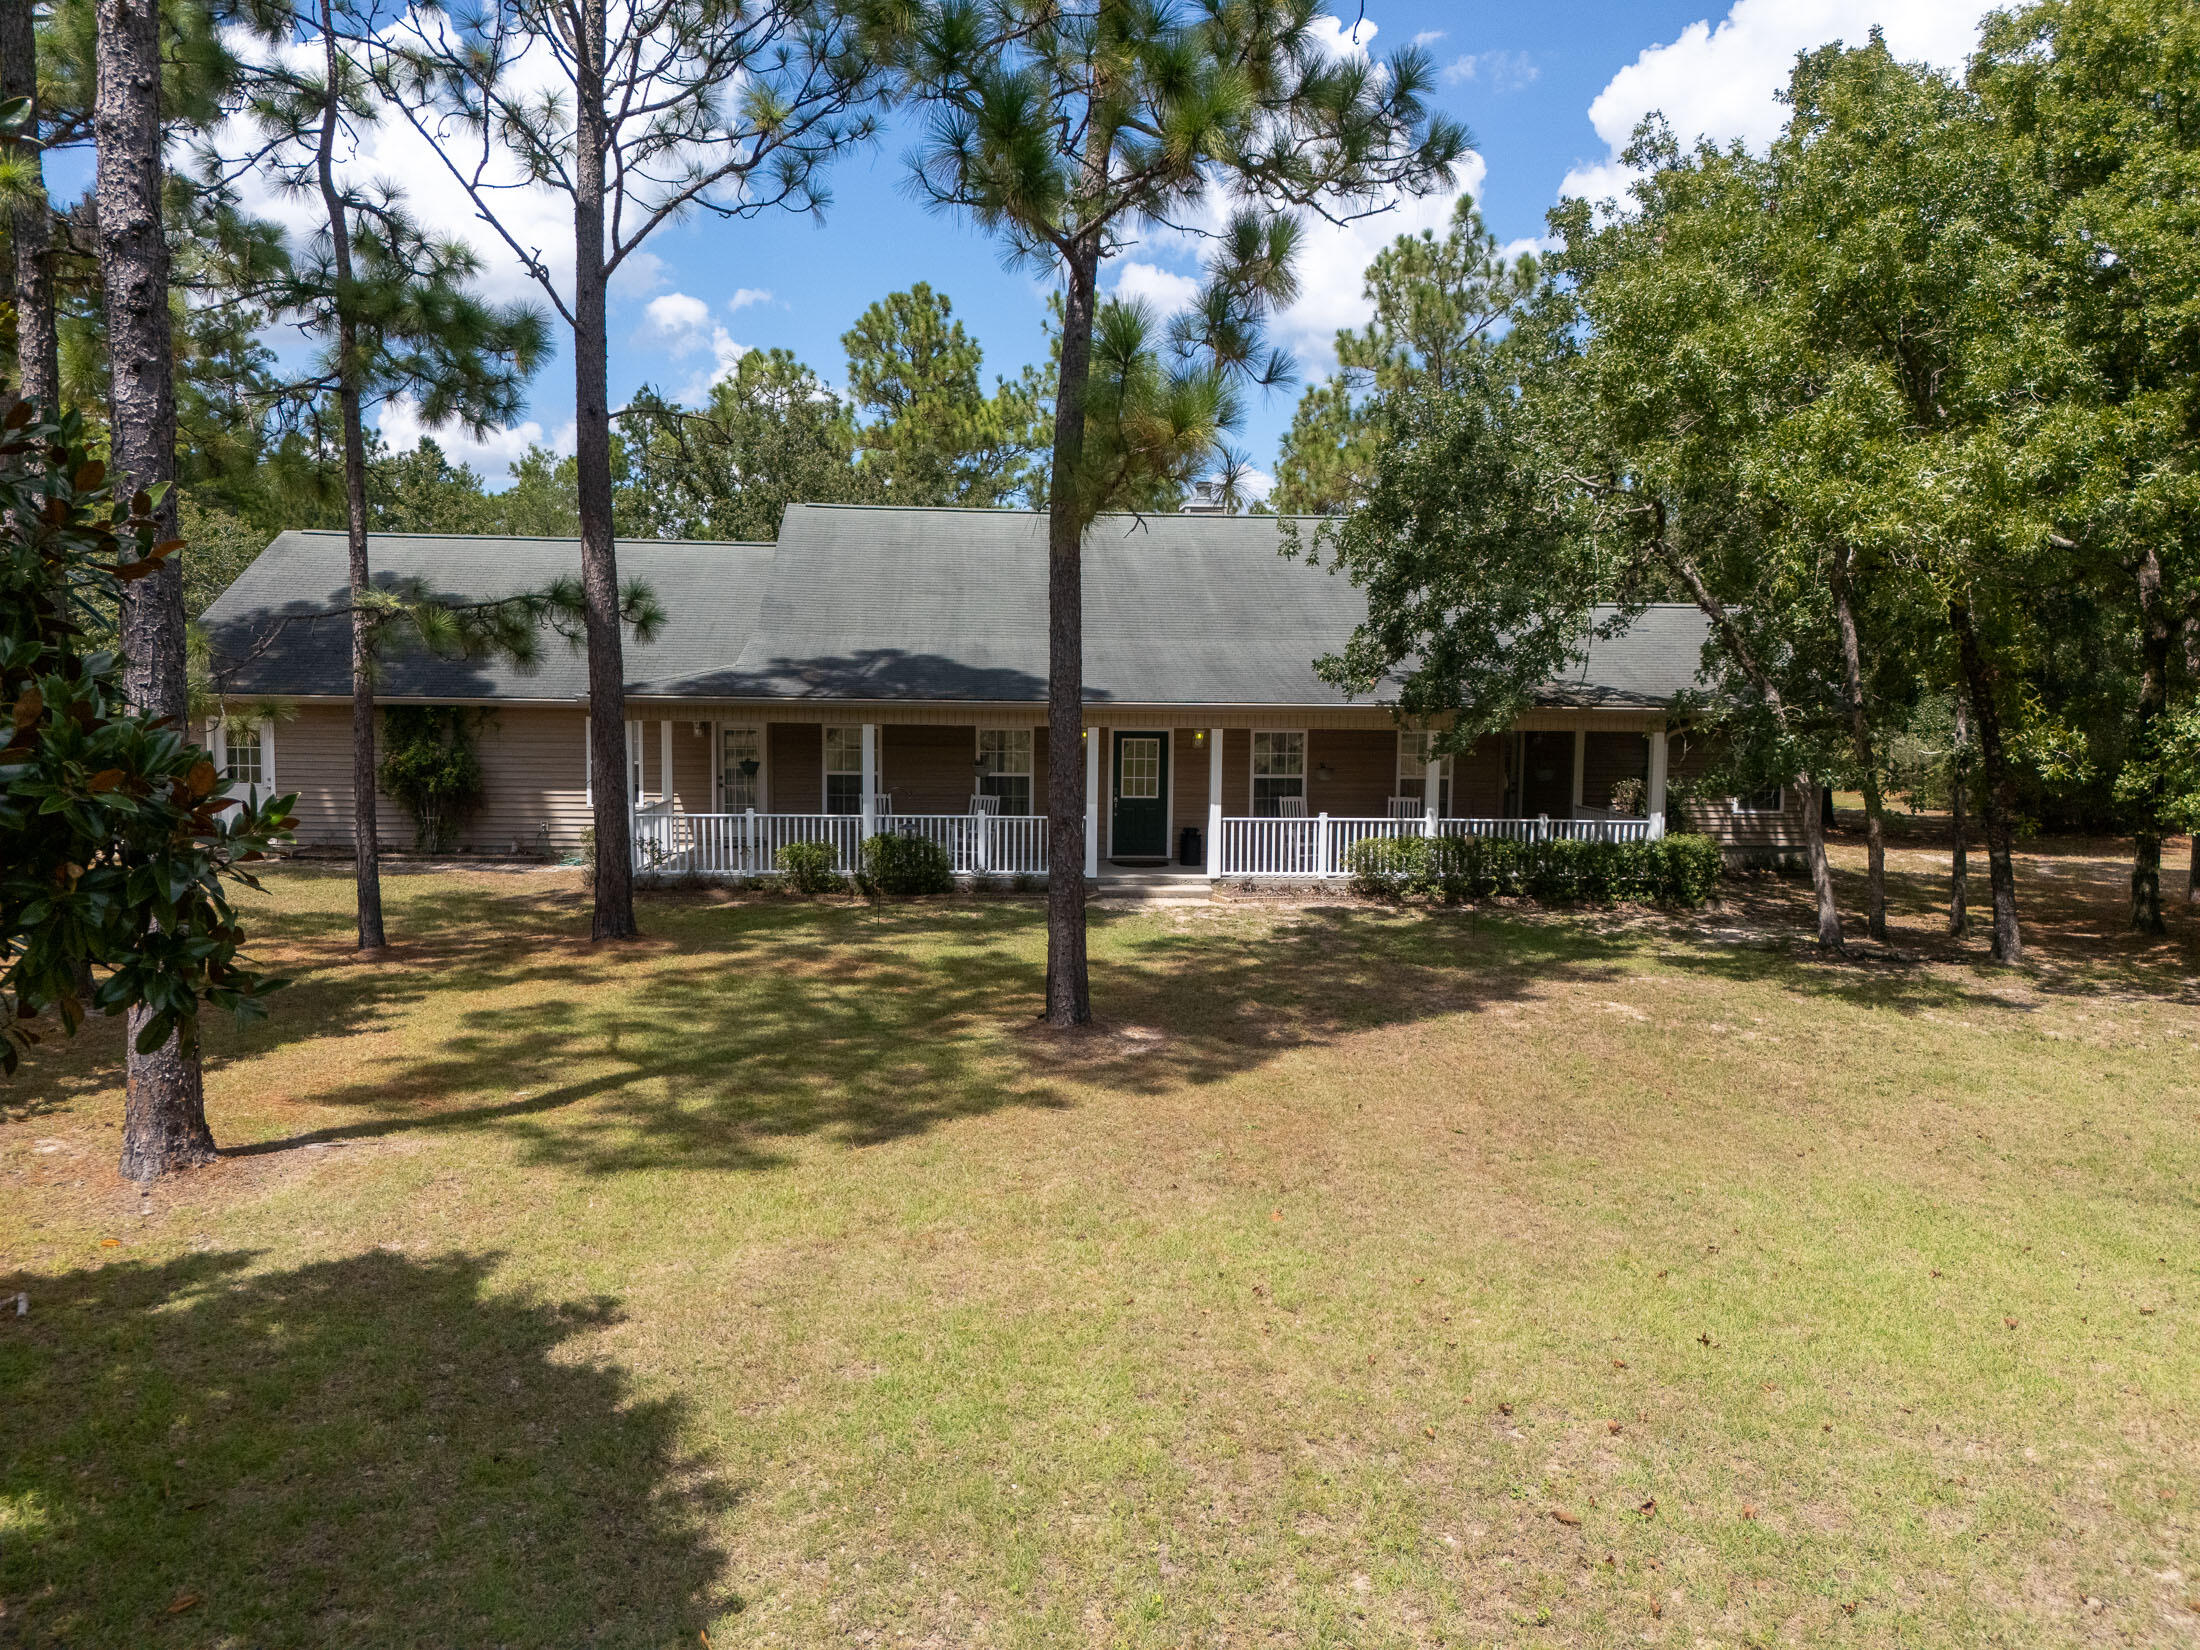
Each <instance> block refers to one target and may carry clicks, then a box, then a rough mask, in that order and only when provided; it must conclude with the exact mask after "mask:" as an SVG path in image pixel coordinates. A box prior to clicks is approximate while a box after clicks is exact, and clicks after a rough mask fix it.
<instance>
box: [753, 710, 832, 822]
mask: <svg viewBox="0 0 2200 1650" xmlns="http://www.w3.org/2000/svg"><path fill="white" fill-rule="evenodd" d="M764 743H765V747H766V749H767V750H768V751H769V752H770V754H769V755H768V756H766V757H765V759H764V770H765V786H766V796H765V799H764V800H765V806H766V808H767V809H768V810H769V811H770V812H772V813H776V814H814V813H817V812H819V811H820V810H822V809H823V808H824V806H825V729H824V728H823V727H822V726H821V725H819V724H818V723H815V722H772V723H768V724H767V725H766V726H765V729H764Z"/></svg>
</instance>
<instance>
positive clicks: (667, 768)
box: [657, 716, 672, 810]
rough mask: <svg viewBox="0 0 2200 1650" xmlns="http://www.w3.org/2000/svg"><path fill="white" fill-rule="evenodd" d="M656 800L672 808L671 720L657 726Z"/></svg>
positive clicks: (668, 718) (666, 719) (668, 719)
mask: <svg viewBox="0 0 2200 1650" xmlns="http://www.w3.org/2000/svg"><path fill="white" fill-rule="evenodd" d="M657 800H658V801H660V802H662V803H663V804H664V805H665V807H666V808H667V809H668V810H669V809H670V808H671V806H672V718H671V717H669V716H668V717H666V718H665V719H664V720H663V721H662V722H659V723H658V724H657Z"/></svg>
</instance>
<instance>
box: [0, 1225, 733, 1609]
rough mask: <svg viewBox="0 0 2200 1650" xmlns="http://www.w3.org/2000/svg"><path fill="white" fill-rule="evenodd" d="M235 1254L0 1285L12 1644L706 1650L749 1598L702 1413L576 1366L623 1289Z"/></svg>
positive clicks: (451, 1261) (601, 1368)
mask: <svg viewBox="0 0 2200 1650" xmlns="http://www.w3.org/2000/svg"><path fill="white" fill-rule="evenodd" d="M252 1259H253V1257H252V1256H250V1255H249V1254H244V1253H237V1252H231V1253H222V1254H204V1255H195V1256H186V1257H183V1258H179V1259H177V1260H173V1261H169V1262H166V1263H164V1264H137V1263H130V1262H123V1263H119V1264H115V1265H110V1266H106V1267H102V1268H96V1269H89V1270H85V1271H79V1272H70V1273H65V1274H62V1275H61V1276H58V1277H37V1278H22V1277H18V1278H15V1279H13V1280H6V1281H0V1289H5V1290H7V1291H10V1292H12V1291H13V1290H15V1289H17V1288H24V1289H27V1290H29V1292H30V1294H31V1297H32V1306H31V1314H30V1316H29V1317H27V1318H21V1319H18V1318H16V1317H14V1316H13V1315H12V1314H10V1315H9V1316H8V1317H7V1318H6V1320H5V1322H4V1323H0V1405H4V1409H5V1413H6V1414H7V1415H8V1416H9V1418H10V1429H9V1430H10V1432H11V1434H12V1436H11V1438H10V1440H9V1447H8V1449H7V1451H6V1452H5V1453H4V1454H0V1513H4V1514H6V1515H7V1517H8V1520H9V1522H10V1523H11V1524H12V1525H13V1528H12V1530H11V1532H10V1535H9V1539H8V1540H6V1541H5V1542H0V1606H4V1609H0V1638H4V1639H5V1640H6V1642H8V1643H11V1644H24V1645H47V1644H54V1645H62V1644H66V1645H78V1644H85V1645H90V1644H112V1645H124V1644H127V1645H144V1646H160V1645H170V1644H172V1645H178V1646H181V1645H204V1644H237V1645H253V1646H276V1645H304V1644H354V1645H418V1644H476V1645H490V1644H494V1645H505V1646H513V1647H525V1646H541V1647H544V1650H549V1647H553V1646H556V1647H561V1650H562V1647H564V1646H567V1645H572V1644H577V1643H581V1642H583V1641H586V1642H588V1643H591V1644H605V1645H628V1644H632V1645H652V1646H656V1645H666V1644H675V1643H688V1644H693V1643H695V1642H696V1635H697V1633H698V1632H699V1631H700V1630H701V1628H702V1627H703V1626H704V1625H705V1624H706V1623H707V1622H709V1621H710V1620H711V1619H713V1618H714V1617H715V1616H716V1615H718V1614H721V1613H723V1612H724V1611H725V1610H727V1609H733V1608H738V1607H739V1601H738V1600H736V1599H733V1598H731V1597H730V1596H727V1595H726V1594H724V1592H723V1591H722V1583H721V1573H722V1569H723V1555H722V1554H721V1553H720V1551H719V1550H718V1549H717V1548H716V1547H715V1546H714V1545H713V1543H712V1540H711V1537H710V1534H709V1526H710V1521H711V1520H712V1519H713V1518H714V1517H715V1516H716V1515H717V1514H718V1513H720V1512H722V1511H723V1510H724V1509H725V1508H727V1507H728V1506H730V1505H731V1504H732V1503H733V1501H734V1500H735V1499H737V1497H736V1496H735V1495H734V1494H733V1493H732V1492H730V1491H729V1490H727V1489H726V1488H725V1487H723V1486H722V1485H720V1484H718V1483H717V1482H716V1481H715V1480H714V1478H713V1476H712V1474H711V1472H710V1471H709V1470H708V1468H707V1467H706V1466H705V1465H704V1464H703V1463H701V1462H698V1461H696V1460H694V1459H691V1458H689V1457H688V1456H686V1455H684V1454H683V1453H682V1449H681V1445H680V1432H681V1426H682V1420H683V1416H682V1411H681V1405H680V1404H679V1403H678V1402H677V1401H675V1400H663V1399H647V1400H642V1399H636V1398H635V1397H634V1395H633V1393H632V1391H631V1390H630V1388H629V1386H628V1383H627V1381H626V1379H625V1377H624V1376H623V1375H622V1374H621V1373H620V1372H619V1371H618V1370H616V1369H615V1368H611V1367H609V1366H606V1365H603V1364H600V1363H594V1362H581V1361H576V1360H573V1359H571V1358H570V1357H561V1356H559V1348H560V1347H561V1346H562V1345H563V1343H565V1342H566V1341H568V1340H569V1339H571V1338H572V1337H574V1336H576V1335H583V1334H586V1333H588V1332H590V1331H593V1330H596V1329H598V1328H601V1327H603V1326H605V1325H607V1324H611V1323H615V1322H616V1321H617V1319H618V1313H617V1309H616V1307H615V1305H614V1304H613V1303H612V1302H610V1301H607V1300H603V1299H597V1300H592V1301H584V1302H577V1303H556V1302H545V1301H540V1300H531V1299H527V1298H524V1297H519V1296H514V1295H511V1294H500V1293H493V1292H491V1290H490V1289H489V1287H488V1273H489V1271H490V1269H491V1265H492V1261H491V1260H490V1258H488V1257H483V1256H472V1255H451V1256H445V1257H441V1258H437V1259H431V1260H414V1259H408V1258H406V1257H403V1256H400V1255H394V1254H388V1253H381V1252H376V1253H371V1254H366V1255H359V1256H353V1257H350V1258H347V1259H344V1260H337V1261H329V1262H324V1263H319V1264H315V1265H310V1266H303V1267H299V1268H297V1269H295V1270H291V1271H283V1272H255V1271H252V1270H251V1269H250V1268H251V1264H252Z"/></svg>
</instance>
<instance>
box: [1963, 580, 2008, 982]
mask: <svg viewBox="0 0 2200 1650" xmlns="http://www.w3.org/2000/svg"><path fill="white" fill-rule="evenodd" d="M1948 622H1949V626H1950V628H1951V629H1953V630H1954V631H1955V636H1956V656H1957V658H1958V660H1959V661H1960V662H1961V665H1962V669H1963V688H1964V693H1965V695H1966V697H1967V698H1968V699H1969V701H1970V711H1971V721H1972V723H1973V725H1974V726H1975V727H1976V728H1977V730H1978V755H1979V768H1980V777H1981V778H1982V779H1983V781H1984V783H1983V784H1982V785H1981V787H1980V799H1981V801H1982V802H1983V803H1984V804H1985V814H1986V875H1987V882H1988V884H1989V885H1990V886H1991V888H1992V890H1993V896H1994V928H1993V954H1994V957H1995V959H1996V960H1997V961H2000V962H2004V963H2012V964H2013V963H2018V962H2021V961H2023V960H2024V931H2023V929H2022V928H2021V927H2020V926H2019V924H2018V922H2017V869H2016V858H2015V847H2014V843H2013V836H2014V832H2015V816H2016V811H2017V786H2016V776H2015V774H2013V773H2012V772H2011V771H2010V767H2009V756H2008V752H2007V750H2006V749H2005V748H2004V747H2003V745H2002V738H2001V706H2000V704H1999V702H1998V701H1997V700H1996V699H1995V697H1994V689H1995V680H1994V671H1993V667H1992V666H1990V665H1989V664H1988V663H1987V662H1986V655H1985V652H1984V650H1982V649H1981V648H1980V646H1979V641H1978V629H1977V627H1976V626H1975V625H1974V624H1973V623H1972V620H1971V609H1970V608H1969V607H1968V606H1967V605H1965V604H1964V603H1962V602H1952V603H1950V604H1949V607H1948Z"/></svg>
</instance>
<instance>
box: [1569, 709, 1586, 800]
mask: <svg viewBox="0 0 2200 1650" xmlns="http://www.w3.org/2000/svg"><path fill="white" fill-rule="evenodd" d="M1588 765H1589V736H1588V734H1586V733H1585V732H1583V731H1582V730H1581V729H1580V728H1576V729H1574V800H1573V805H1572V806H1571V807H1570V808H1568V809H1567V813H1568V815H1569V817H1571V818H1574V819H1579V818H1580V817H1581V781H1582V778H1583V776H1584V773H1585V772H1586V770H1587V768H1588Z"/></svg>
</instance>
